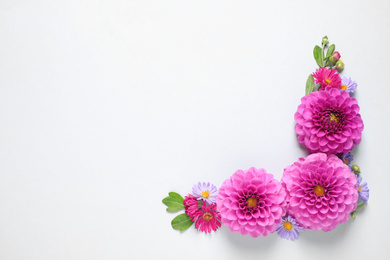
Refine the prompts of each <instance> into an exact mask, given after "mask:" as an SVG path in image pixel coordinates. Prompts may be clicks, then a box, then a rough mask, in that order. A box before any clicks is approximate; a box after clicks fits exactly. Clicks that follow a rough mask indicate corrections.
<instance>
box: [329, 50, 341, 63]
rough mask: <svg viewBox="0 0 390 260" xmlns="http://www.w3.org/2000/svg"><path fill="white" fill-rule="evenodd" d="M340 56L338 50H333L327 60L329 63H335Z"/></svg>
mask: <svg viewBox="0 0 390 260" xmlns="http://www.w3.org/2000/svg"><path fill="white" fill-rule="evenodd" d="M340 58H341V55H340V53H339V52H338V51H335V52H333V54H332V55H331V56H330V57H329V61H330V62H331V63H336V62H337V61H338V60H339V59H340Z"/></svg>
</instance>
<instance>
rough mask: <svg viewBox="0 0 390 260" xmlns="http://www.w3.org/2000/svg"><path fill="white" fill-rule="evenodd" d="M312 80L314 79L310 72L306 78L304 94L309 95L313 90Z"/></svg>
mask: <svg viewBox="0 0 390 260" xmlns="http://www.w3.org/2000/svg"><path fill="white" fill-rule="evenodd" d="M313 80H314V78H313V75H311V74H310V75H309V77H308V78H307V80H306V91H305V94H306V95H309V94H310V93H311V92H313V90H314V82H313Z"/></svg>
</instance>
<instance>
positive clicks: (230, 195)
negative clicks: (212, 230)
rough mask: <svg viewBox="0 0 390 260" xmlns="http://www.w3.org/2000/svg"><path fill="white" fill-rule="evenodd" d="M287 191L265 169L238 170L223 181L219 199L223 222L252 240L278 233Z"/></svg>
mask: <svg viewBox="0 0 390 260" xmlns="http://www.w3.org/2000/svg"><path fill="white" fill-rule="evenodd" d="M285 196H286V192H285V191H284V189H283V188H282V185H281V184H280V183H279V182H278V181H277V180H275V179H274V176H273V175H272V174H268V173H267V172H266V171H265V170H264V169H256V168H250V169H248V170H246V171H243V170H238V171H236V172H235V173H234V174H233V175H232V176H231V177H230V179H228V180H226V181H224V183H223V184H222V186H221V188H220V189H219V192H218V196H217V200H216V201H217V208H218V211H219V212H220V213H221V218H222V223H223V224H225V225H226V226H227V227H229V229H230V230H231V231H232V232H240V233H241V234H243V235H246V234H249V235H251V236H252V237H258V236H260V235H263V236H266V235H268V234H269V233H272V232H274V231H275V230H276V227H277V226H278V224H280V223H281V222H282V216H284V215H285V213H286V209H285V205H286V202H285Z"/></svg>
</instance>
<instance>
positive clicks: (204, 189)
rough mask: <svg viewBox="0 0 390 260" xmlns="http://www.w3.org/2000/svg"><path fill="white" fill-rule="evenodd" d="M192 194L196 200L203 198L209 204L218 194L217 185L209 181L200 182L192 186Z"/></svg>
mask: <svg viewBox="0 0 390 260" xmlns="http://www.w3.org/2000/svg"><path fill="white" fill-rule="evenodd" d="M192 194H193V195H194V196H195V197H196V199H197V200H205V201H206V202H207V203H209V204H211V203H214V202H215V199H216V198H217V195H218V190H217V187H216V186H215V185H213V184H210V183H209V182H208V183H207V184H206V183H205V182H203V183H200V182H198V185H194V186H193V187H192Z"/></svg>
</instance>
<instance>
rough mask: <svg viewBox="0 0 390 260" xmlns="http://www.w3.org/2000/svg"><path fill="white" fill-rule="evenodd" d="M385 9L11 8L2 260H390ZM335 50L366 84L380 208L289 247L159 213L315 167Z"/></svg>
mask: <svg viewBox="0 0 390 260" xmlns="http://www.w3.org/2000/svg"><path fill="white" fill-rule="evenodd" d="M389 12H390V2H389V1H379V0H376V1H297V0H295V1H287V0H286V1H261V0H256V1H213V0H207V1H201V0H198V1H185V0H175V1H173V0H172V1H164V0H156V1H129V0H123V1H108V0H100V1H97V0H96V1H92V0H91V1H82V0H77V1H76V0H72V1H54V0H47V1H45V0H36V1H18V0H2V1H1V2H0V35H1V36H0V37H1V41H0V176H1V179H0V259H2V260H11V259H12V260H16V259H27V260H30V259H32V260H35V259H37V260H46V259H94V260H95V259H96V260H98V259H115V260H117V259H118V260H119V259H389V258H388V257H389V255H390V248H389V232H390V221H389V213H390V211H389V200H388V198H389V190H390V188H389V187H390V174H389V168H390V164H389V161H390V160H389V155H390V153H389V144H390V142H389V141H390V137H389V136H390V134H389V133H390V125H389V114H390V106H389V105H388V101H389V96H390V87H389V80H390V76H389V71H390V66H389V61H390V51H389V44H390V31H389V27H390V19H389ZM324 35H328V37H329V39H330V42H331V43H335V44H336V50H338V51H339V52H340V53H341V58H342V60H343V61H344V63H345V70H344V71H343V73H342V75H344V76H348V77H352V78H353V79H354V80H355V81H357V83H358V84H359V87H358V90H357V93H356V94H355V97H356V98H357V99H358V100H359V105H360V107H361V115H362V118H363V120H364V123H365V129H364V131H363V135H362V142H361V144H360V145H359V146H358V147H356V148H355V149H354V150H353V154H354V156H355V161H354V163H357V164H358V165H359V166H360V167H361V169H362V176H363V178H364V179H365V181H367V182H368V184H369V188H370V191H371V192H370V201H369V205H368V206H367V207H365V208H364V209H362V210H361V212H359V214H358V216H357V217H356V218H355V219H354V220H352V221H349V222H348V223H346V224H343V225H341V226H339V227H337V228H336V229H335V230H334V231H331V232H328V233H325V232H320V231H306V232H305V233H303V234H302V235H301V236H300V238H299V240H297V241H295V242H291V241H288V240H283V239H280V238H279V237H278V236H277V235H276V234H273V235H270V236H268V237H266V238H263V237H259V238H252V237H249V236H242V235H241V234H238V233H231V232H230V231H229V230H228V228H227V227H225V226H224V227H222V228H221V229H220V230H218V232H216V233H213V234H211V235H205V234H203V233H200V232H197V231H196V230H195V229H194V228H190V229H189V230H187V231H185V232H182V233H180V232H178V231H175V230H173V229H172V228H171V226H170V221H171V220H172V219H173V217H174V216H175V215H176V214H172V213H167V212H165V206H164V205H163V204H162V202H161V200H162V199H163V198H164V197H165V196H167V194H168V192H170V191H176V192H178V193H180V194H182V195H186V194H187V193H189V192H191V188H192V185H193V184H195V183H197V182H198V181H209V182H212V183H214V184H215V185H217V186H218V187H220V185H221V184H222V182H223V181H224V180H225V179H227V178H229V177H230V175H232V174H233V173H234V172H235V171H236V170H237V169H247V168H249V167H251V166H255V167H258V168H265V169H266V170H267V171H268V172H270V173H272V174H274V176H275V178H277V179H279V180H280V178H281V176H282V174H283V169H284V168H285V167H286V166H288V165H290V164H292V163H293V162H294V161H296V160H297V159H298V158H299V157H301V156H305V155H306V152H305V151H304V150H303V149H302V148H301V147H300V146H299V145H298V143H297V141H296V135H295V132H294V119H293V116H294V113H295V111H296V108H297V106H298V105H299V104H300V98H301V97H302V96H303V95H304V88H305V82H306V79H307V76H308V75H309V74H310V73H312V72H313V71H314V70H315V69H316V67H317V65H316V63H315V61H314V59H313V57H312V50H313V47H314V45H315V44H320V42H321V38H322V37H323V36H324Z"/></svg>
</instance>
